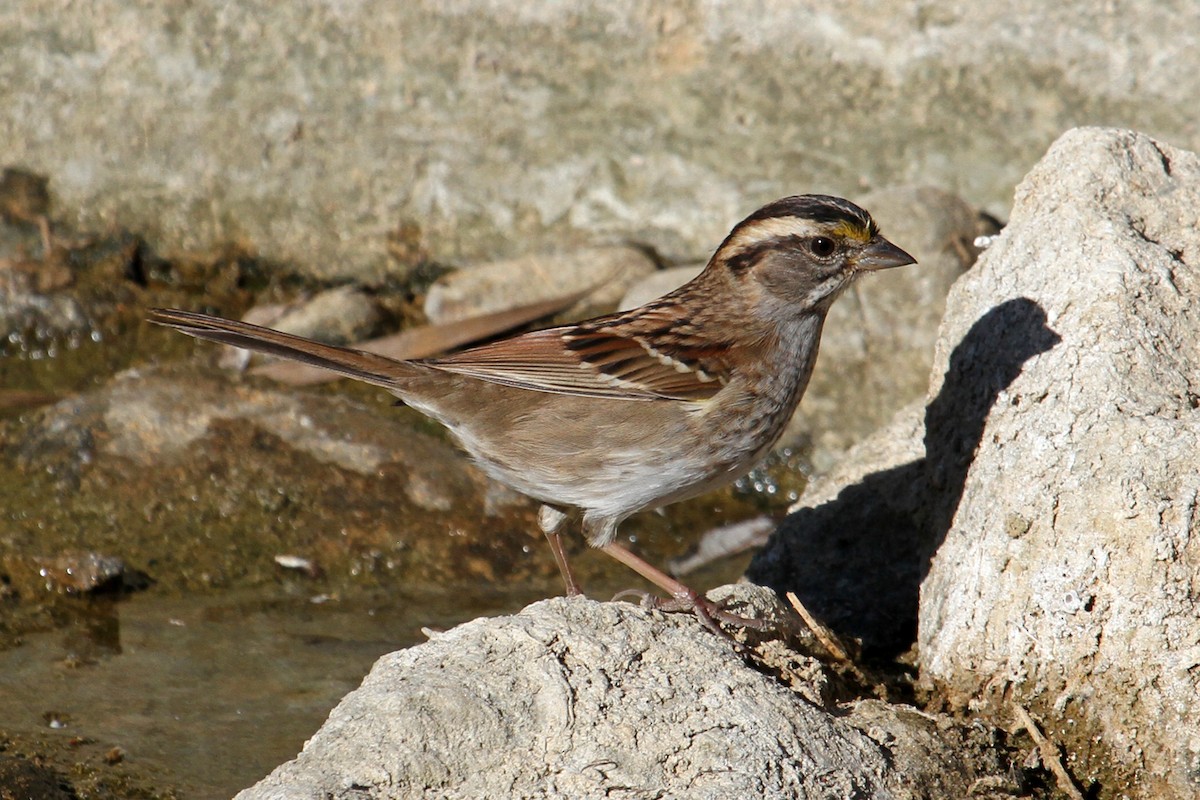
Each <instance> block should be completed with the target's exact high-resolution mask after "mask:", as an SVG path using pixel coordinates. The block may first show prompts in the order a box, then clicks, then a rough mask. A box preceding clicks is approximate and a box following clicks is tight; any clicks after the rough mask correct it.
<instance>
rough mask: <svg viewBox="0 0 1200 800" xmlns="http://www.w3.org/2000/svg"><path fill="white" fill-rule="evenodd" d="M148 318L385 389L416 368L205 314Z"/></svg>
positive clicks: (157, 312) (153, 313) (168, 312)
mask: <svg viewBox="0 0 1200 800" xmlns="http://www.w3.org/2000/svg"><path fill="white" fill-rule="evenodd" d="M148 318H149V320H150V321H151V322H153V323H156V324H158V325H165V326H167V327H169V328H174V329H175V330H177V331H179V332H181V333H186V334H187V335H188V336H195V337H196V338H197V339H207V340H209V341H212V342H220V343H221V344H228V345H232V346H234V347H241V348H244V349H246V350H256V351H258V352H260V353H266V354H268V355H273V356H279V357H281V358H289V359H291V360H293V361H299V362H301V363H303V364H309V365H311V366H314V367H320V368H322V369H327V370H331V371H333V372H336V373H338V374H341V375H345V376H347V377H349V378H355V379H357V380H360V381H364V382H366V383H371V384H375V385H376V386H383V387H386V388H389V389H390V388H394V387H395V386H396V385H397V384H398V383H399V382H400V381H401V380H403V379H404V378H407V377H411V376H412V375H413V374H414V372H416V371H417V369H418V368H417V367H416V365H414V364H412V363H410V362H407V361H397V360H396V359H394V358H388V357H387V356H381V355H377V354H375V353H367V352H364V351H362V350H353V349H351V348H348V347H336V346H334V345H329V344H322V343H321V342H316V341H313V340H312V339H305V338H304V337H303V336H294V335H292V334H290V333H281V332H280V331H274V330H271V329H270V328H263V327H260V326H258V325H251V324H250V323H248V322H236V321H234V320H230V319H223V318H221V317H213V316H209V315H208V314H197V313H194V312H191V311H180V310H178V309H173V308H152V309H150V311H149V316H148Z"/></svg>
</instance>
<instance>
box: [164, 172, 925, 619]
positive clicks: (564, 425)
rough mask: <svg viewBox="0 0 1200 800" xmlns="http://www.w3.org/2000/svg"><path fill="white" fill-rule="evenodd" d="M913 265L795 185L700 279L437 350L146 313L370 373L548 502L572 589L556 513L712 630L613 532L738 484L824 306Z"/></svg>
mask: <svg viewBox="0 0 1200 800" xmlns="http://www.w3.org/2000/svg"><path fill="white" fill-rule="evenodd" d="M911 263H915V262H914V259H913V258H912V257H911V256H910V255H908V253H905V252H904V251H903V250H901V249H900V248H898V247H896V246H895V245H893V244H892V243H891V242H889V241H888V240H887V239H885V238H883V237H882V236H881V235H880V233H879V229H878V227H877V226H876V225H875V222H874V221H873V220H872V219H871V217H870V215H869V214H867V212H866V211H864V210H863V209H861V208H859V207H858V206H856V205H854V204H853V203H850V202H848V201H846V200H842V199H840V198H836V197H829V196H824V195H802V196H796V197H787V198H784V199H782V200H778V201H776V202H774V203H771V204H769V205H766V206H764V207H763V208H760V209H759V210H758V211H755V212H754V213H753V214H751V215H750V216H749V217H747V218H746V219H744V220H742V221H741V222H740V223H738V225H737V226H736V227H735V228H734V229H733V231H732V232H730V234H729V236H727V237H726V238H725V241H724V242H722V243H721V246H720V247H719V248H717V251H716V253H715V254H714V255H713V257H712V259H711V260H710V261H709V263H708V266H707V267H706V268H705V270H704V271H703V272H702V273H701V274H700V275H699V276H697V277H696V278H695V279H694V280H692V281H691V282H690V283H688V284H686V285H684V286H682V287H680V288H679V289H676V290H675V291H673V292H671V293H670V294H667V295H665V296H663V297H661V298H659V299H657V300H654V301H652V302H650V303H647V304H646V305H644V306H641V307H639V308H635V309H632V310H630V311H624V312H620V313H617V314H609V315H607V316H602V317H597V318H595V319H590V320H586V321H584V322H579V323H575V324H572V325H565V326H562V327H556V328H548V329H545V330H539V331H532V332H530V333H523V334H518V335H516V336H512V337H509V338H506V339H502V340H500V341H497V342H493V343H491V344H485V345H482V346H479V347H473V348H470V349H468V350H464V351H462V352H459V353H456V354H454V355H451V356H447V357H445V358H437V359H427V360H420V361H397V360H394V359H390V358H387V357H385V356H380V355H374V354H371V353H366V352H362V351H358V350H350V349H346V348H342V347H334V346H331V345H326V344H321V343H319V342H314V341H311V340H308V339H303V338H300V337H297V336H291V335H288V334H285V333H279V332H276V331H272V330H269V329H266V328H260V327H257V326H254V325H248V324H246V323H242V322H233V321H230V320H225V319H221V318H219V317H211V316H207V315H204V314H193V313H189V312H185V311H175V310H163V309H154V310H152V311H151V312H150V319H151V320H152V321H153V322H156V323H159V324H162V325H168V326H171V327H173V328H176V329H178V330H180V331H182V332H184V333H187V334H190V335H192V336H197V337H200V338H202V339H211V340H213V341H217V342H223V343H225V344H230V345H234V346H237V347H244V348H247V349H251V350H258V351H262V352H264V353H269V354H272V355H276V356H282V357H284V358H290V359H295V360H297V361H301V362H304V363H307V364H312V365H315V366H318V367H324V368H326V369H330V370H333V371H335V372H338V373H341V374H343V375H346V376H349V377H351V378H356V379H358V380H361V381H366V382H367V383H372V384H376V385H378V386H382V387H384V388H386V389H387V390H388V391H390V392H392V393H393V394H395V395H396V396H397V397H399V398H401V399H402V400H403V401H404V402H405V403H407V404H408V405H410V406H412V407H413V408H416V409H418V410H419V411H422V412H424V413H425V414H428V415H429V416H431V417H433V418H434V419H436V420H438V421H439V422H441V423H442V424H443V425H445V426H446V427H447V428H449V429H450V431H451V433H452V434H453V435H454V436H455V438H456V439H457V440H458V441H459V442H460V443H461V444H462V446H463V447H464V448H465V449H466V450H467V452H468V453H470V454H471V456H473V457H474V459H475V461H476V462H477V463H478V464H479V465H480V466H481V467H482V468H483V470H484V471H485V472H486V473H487V474H488V475H490V476H491V477H493V478H495V479H496V480H498V481H500V482H502V483H505V484H507V485H508V486H511V487H513V488H514V489H516V490H517V491H519V492H521V493H523V494H526V495H528V496H529V497H532V498H535V499H537V500H539V501H541V502H542V503H544V504H545V505H544V506H543V509H542V513H541V515H540V517H539V520H540V523H541V527H542V529H543V531H544V532H545V533H546V536H547V539H548V540H549V542H550V545H551V548H552V549H553V551H554V555H555V559H556V560H557V561H558V565H559V568H560V569H561V570H562V573H563V579H564V581H565V582H566V586H567V592H568V593H569V594H575V593H578V591H579V588H578V585H577V584H576V583H575V580H574V578H573V577H572V575H571V571H570V568H569V567H568V564H567V560H566V556H565V554H564V552H563V547H562V541H561V538H560V529H561V527H562V523H563V521H564V519H565V515H564V514H563V513H562V511H561V510H560V509H564V508H571V507H574V508H578V509H581V510H582V511H583V529H584V533H585V534H586V536H587V540H588V542H589V543H590V544H591V545H592V546H593V547H598V548H600V549H601V550H603V551H604V552H606V553H608V554H609V555H611V556H613V557H614V558H616V559H617V560H619V561H621V562H622V563H624V564H626V565H627V566H629V567H631V568H632V569H634V570H635V571H637V572H638V573H640V574H641V575H642V576H644V577H645V578H647V579H648V580H650V581H652V582H653V583H655V584H657V585H658V586H660V587H662V588H663V589H665V590H666V591H668V592H670V593H671V595H672V596H673V597H674V599H675V604H676V605H677V606H681V607H687V608H691V609H694V610H695V611H696V613H697V614H698V615H699V616H700V617H701V619H702V620H703V621H705V622H706V624H708V625H710V626H713V623H712V618H713V617H714V616H716V617H723V616H726V615H724V614H723V612H721V611H720V610H719V609H716V608H715V607H713V606H712V605H711V604H710V603H709V602H708V601H707V600H705V599H704V598H702V597H700V596H698V595H697V594H696V593H695V592H693V591H692V590H690V589H688V588H687V587H686V586H684V585H683V584H681V583H679V582H678V581H676V580H675V579H673V578H671V577H670V576H668V575H666V574H665V573H663V572H661V571H660V570H658V569H656V568H655V567H653V566H652V565H650V564H649V563H647V562H646V561H644V560H643V559H641V558H639V557H638V556H636V555H635V554H634V553H632V552H631V551H629V550H628V549H626V548H625V547H623V546H621V545H620V544H618V543H617V542H616V541H615V536H616V531H617V525H618V524H619V523H620V522H621V521H622V520H623V519H625V518H626V517H628V516H629V515H630V514H633V513H634V512H637V511H641V510H644V509H649V508H654V507H657V506H661V505H665V504H667V503H672V502H675V501H677V500H682V499H684V498H687V497H692V496H694V495H697V494H700V493H701V492H705V491H707V490H709V489H712V488H715V487H718V486H722V485H724V484H727V483H730V482H732V481H733V480H735V479H737V478H738V477H740V476H741V475H743V474H744V473H745V472H747V471H748V470H749V469H750V468H751V467H752V466H754V464H755V463H756V462H757V461H758V460H759V459H761V458H762V457H763V456H764V455H765V454H766V453H767V451H768V450H769V449H770V448H771V446H772V445H773V444H774V443H775V442H776V440H777V439H778V438H779V436H780V434H781V433H782V431H783V429H784V426H785V425H786V423H787V421H788V418H789V417H790V416H791V414H792V411H793V410H794V409H795V407H796V404H797V403H799V402H800V397H801V396H802V395H803V394H804V389H805V386H807V384H808V379H809V376H810V375H811V374H812V369H813V365H814V363H815V361H816V358H817V345H818V343H819V341H820V337H821V327H822V325H823V324H824V321H825V314H826V311H827V310H828V309H829V306H830V304H832V303H833V301H834V299H836V298H837V296H838V294H839V293H841V292H842V290H844V289H845V288H846V287H847V286H848V285H850V283H851V282H852V281H853V280H854V279H855V278H856V277H857V276H859V275H861V274H862V273H864V272H870V271H873V270H878V269H886V268H888V267H898V266H902V265H905V264H911Z"/></svg>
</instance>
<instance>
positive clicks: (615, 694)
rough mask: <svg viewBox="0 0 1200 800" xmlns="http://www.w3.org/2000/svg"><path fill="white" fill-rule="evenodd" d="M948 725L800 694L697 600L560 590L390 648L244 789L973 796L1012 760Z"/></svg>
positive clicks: (355, 793)
mask: <svg viewBox="0 0 1200 800" xmlns="http://www.w3.org/2000/svg"><path fill="white" fill-rule="evenodd" d="M760 591H761V590H760ZM951 730H952V726H949V725H945V724H943V723H935V722H934V721H933V720H932V719H930V718H927V717H924V716H922V715H918V714H916V713H915V712H913V711H912V710H911V709H906V708H904V707H891V706H885V705H882V704H878V703H864V704H857V705H853V704H852V705H849V706H847V707H843V708H840V709H838V710H837V712H836V713H835V712H833V711H832V710H831V709H827V708H823V707H821V706H819V705H815V704H813V703H812V702H810V701H805V700H801V699H800V698H799V697H798V696H797V695H796V694H794V693H793V692H792V691H790V690H789V689H787V688H785V687H784V686H783V685H781V684H780V683H779V682H777V681H776V680H775V679H773V678H771V677H768V676H767V675H764V674H763V673H762V672H760V671H759V670H756V669H754V668H752V667H750V666H749V665H747V664H746V663H745V662H744V660H743V659H742V658H741V657H739V656H738V655H736V654H735V652H734V651H733V649H732V648H731V647H730V646H729V644H728V643H727V642H725V641H722V640H721V639H718V638H717V637H715V636H712V635H709V634H707V633H706V632H704V630H703V629H702V628H701V627H700V625H699V623H698V622H697V621H696V620H695V619H694V618H692V617H689V616H685V615H663V614H660V613H658V612H651V611H646V610H643V609H641V608H638V607H635V606H632V605H628V604H624V603H596V602H594V601H590V600H586V599H584V598H574V599H566V598H558V599H554V600H546V601H543V602H540V603H535V604H534V605H532V606H529V607H528V608H526V609H525V610H524V611H522V612H520V613H519V614H516V615H515V616H511V617H500V618H496V619H479V620H475V621H473V622H469V623H467V624H465V625H460V626H459V627H457V628H454V629H453V630H450V631H447V632H445V633H439V634H434V635H433V636H432V638H431V640H430V641H429V642H428V643H426V644H422V645H418V646H416V647H413V648H410V649H408V650H403V651H400V652H397V653H392V654H390V655H387V656H384V657H383V658H381V659H380V660H379V661H378V662H377V663H376V664H375V667H374V668H373V669H372V670H371V673H370V674H369V675H368V676H367V678H366V679H365V680H364V681H363V684H362V686H361V687H360V688H359V689H357V690H356V691H354V692H352V693H351V694H349V695H348V696H347V697H346V698H344V699H343V700H342V702H341V703H340V704H339V705H338V707H337V708H335V709H334V710H333V712H332V713H331V714H330V716H329V719H328V721H326V723H325V725H324V726H322V728H321V730H319V731H318V732H317V733H316V734H314V735H313V737H312V738H311V739H309V740H308V742H307V743H306V744H305V747H304V750H303V752H301V753H300V754H299V756H297V758H296V759H295V760H293V761H291V762H288V763H287V764H284V765H283V766H281V767H279V768H278V769H276V770H275V771H274V772H272V773H271V775H269V776H268V777H267V778H265V779H264V780H263V781H261V782H260V783H259V784H257V785H256V786H254V787H252V788H250V789H247V790H246V791H244V792H242V793H241V794H239V795H238V798H239V800H265V798H285V797H286V798H295V799H296V800H299V799H300V798H358V797H366V796H370V797H388V798H392V797H394V798H401V797H405V798H407V797H443V798H468V797H531V798H533V797H599V796H610V797H611V796H617V797H626V798H651V797H664V796H672V797H713V798H718V797H761V798H792V799H795V798H826V797H851V796H854V797H873V798H920V797H929V798H944V797H965V796H967V794H968V791H969V787H971V785H972V783H973V782H974V781H975V780H976V779H977V778H978V777H979V776H980V773H981V772H982V773H985V774H986V772H987V769H988V768H995V769H996V770H997V772H998V771H999V770H998V767H997V766H996V765H995V764H988V765H986V767H984V768H983V769H980V768H979V767H977V766H975V765H967V764H965V763H964V759H962V757H961V752H956V751H955V749H954V747H953V746H952V745H951V744H950V741H951V740H953V739H954V738H955V736H956V735H957V733H950V731H951ZM985 761H986V759H985Z"/></svg>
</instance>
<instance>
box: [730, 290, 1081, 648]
mask: <svg viewBox="0 0 1200 800" xmlns="http://www.w3.org/2000/svg"><path fill="white" fill-rule="evenodd" d="M1060 341H1061V339H1060V337H1059V336H1058V334H1056V333H1055V332H1054V331H1052V330H1051V329H1050V328H1048V327H1047V326H1046V313H1045V311H1044V310H1043V309H1042V308H1041V306H1039V305H1038V304H1037V303H1035V302H1033V301H1032V300H1029V299H1027V298H1016V299H1013V300H1009V301H1007V302H1005V303H1002V304H1000V305H998V306H996V307H994V308H992V309H991V310H990V311H989V312H988V313H987V314H985V315H983V316H982V317H980V318H979V320H978V321H976V322H975V324H974V325H973V326H971V329H970V331H968V333H967V335H966V336H965V337H963V339H962V341H961V342H959V344H958V346H957V347H955V349H954V352H953V353H952V354H951V356H950V364H949V367H948V369H947V370H946V373H945V376H944V381H943V384H942V387H941V391H940V392H939V393H938V395H937V397H935V398H934V399H933V401H932V402H930V403H929V404H928V406H927V407H926V409H925V435H924V439H925V457H924V458H919V459H917V460H914V461H911V462H908V463H905V464H902V465H900V466H896V467H893V468H891V469H885V470H882V471H878V472H873V473H872V474H869V475H867V476H865V477H864V478H863V479H862V480H861V481H859V482H857V483H854V484H853V485H851V486H848V487H846V488H845V489H843V490H842V491H841V492H840V493H839V494H838V495H837V497H836V498H835V499H833V500H832V501H830V502H827V503H823V504H820V505H817V506H814V507H810V508H802V509H800V510H798V511H796V512H794V513H792V514H791V515H790V516H788V518H787V519H786V520H784V522H783V524H782V525H781V526H780V528H779V530H778V531H777V532H776V533H775V535H774V536H773V537H772V539H771V541H770V543H768V545H767V546H766V547H765V548H764V549H763V551H762V552H760V553H759V554H758V555H757V556H755V558H754V560H753V562H752V563H751V564H750V567H749V569H748V570H747V571H746V576H747V577H748V578H749V579H750V580H752V581H754V582H756V583H760V584H764V585H766V586H770V587H771V588H773V589H775V590H776V591H778V592H780V593H783V592H795V593H796V595H797V596H798V597H799V598H800V599H801V600H802V601H803V602H804V603H805V605H806V606H807V607H808V608H809V609H810V610H811V611H812V612H813V613H814V614H816V615H818V616H819V617H820V618H822V619H823V620H825V622H827V623H828V624H829V625H831V626H832V627H833V628H834V629H835V630H837V631H839V632H841V633H845V634H849V635H851V636H854V637H857V638H859V639H861V640H862V642H863V645H864V648H865V650H866V651H867V652H869V653H871V654H872V655H876V656H882V657H886V656H891V655H895V654H897V653H900V652H903V651H904V650H906V649H907V648H908V647H909V646H910V645H911V644H912V643H913V641H914V640H915V638H916V625H917V604H918V598H919V591H920V586H921V582H922V580H924V578H925V575H926V573H927V572H928V570H929V562H930V559H931V558H932V556H933V554H934V553H935V552H936V551H937V549H938V547H939V546H940V545H941V543H942V541H943V539H944V538H945V536H946V532H947V531H948V530H949V528H950V523H951V521H952V520H953V518H954V514H955V511H956V510H957V508H958V503H959V500H960V498H961V497H962V494H963V489H964V486H965V484H966V480H967V473H968V471H969V469H970V466H971V461H972V458H973V457H974V454H975V450H976V447H977V446H978V445H979V442H980V439H981V437H982V436H983V433H984V428H985V425H986V422H987V418H988V414H989V412H990V411H991V408H992V406H993V405H994V404H995V402H996V399H997V397H998V396H999V395H1000V393H1001V392H1003V391H1004V390H1005V388H1007V387H1008V386H1009V385H1010V384H1011V383H1012V382H1013V380H1014V379H1015V378H1016V377H1017V376H1018V375H1020V373H1021V370H1022V368H1023V366H1024V364H1025V362H1026V361H1028V360H1029V359H1030V358H1032V357H1034V356H1036V355H1038V354H1039V353H1043V352H1045V351H1047V350H1049V349H1051V348H1052V347H1054V346H1055V345H1056V344H1058V343H1059V342H1060ZM982 353H988V354H990V357H989V358H980V357H979V355H980V354H982ZM995 354H1002V355H1000V356H999V357H997V356H996V355H995Z"/></svg>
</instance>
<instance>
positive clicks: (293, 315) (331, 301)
mask: <svg viewBox="0 0 1200 800" xmlns="http://www.w3.org/2000/svg"><path fill="white" fill-rule="evenodd" d="M382 319H383V315H382V313H381V312H380V310H379V306H378V305H377V304H376V303H375V301H374V300H372V299H371V297H370V296H369V295H367V294H366V293H365V292H363V291H361V290H358V289H355V288H354V287H352V286H339V287H337V288H335V289H328V290H326V291H324V292H320V293H318V294H316V295H314V296H313V297H312V298H310V299H308V300H306V301H305V302H303V303H300V304H298V305H297V306H296V307H295V308H291V309H288V310H287V311H286V312H285V313H284V314H283V315H282V316H280V317H279V319H277V320H275V322H274V323H272V324H271V327H272V328H275V329H276V330H280V331H283V332H285V333H292V334H295V335H296V336H306V337H308V338H309V339H318V340H320V341H322V342H328V343H329V344H351V343H353V342H359V341H362V340H363V339H368V338H370V337H371V336H372V335H374V334H375V333H376V332H377V331H378V329H379V323H380V322H381V321H382Z"/></svg>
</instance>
